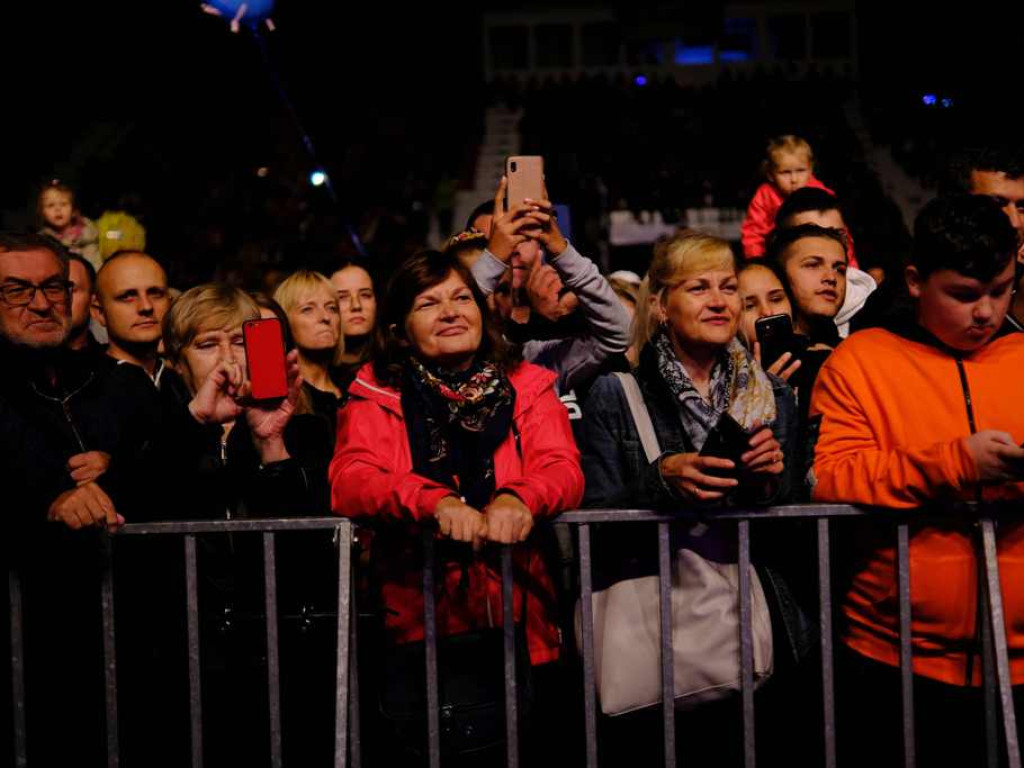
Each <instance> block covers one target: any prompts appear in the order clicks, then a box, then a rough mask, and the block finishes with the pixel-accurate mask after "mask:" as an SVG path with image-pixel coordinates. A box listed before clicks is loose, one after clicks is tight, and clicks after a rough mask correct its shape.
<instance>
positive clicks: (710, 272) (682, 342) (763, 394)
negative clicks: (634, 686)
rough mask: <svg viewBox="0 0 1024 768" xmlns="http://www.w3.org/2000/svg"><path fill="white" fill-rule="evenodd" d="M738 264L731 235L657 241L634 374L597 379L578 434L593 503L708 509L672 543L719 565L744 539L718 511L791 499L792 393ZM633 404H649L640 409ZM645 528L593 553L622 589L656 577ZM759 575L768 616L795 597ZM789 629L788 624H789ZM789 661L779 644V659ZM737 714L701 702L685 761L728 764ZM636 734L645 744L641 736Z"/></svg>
mask: <svg viewBox="0 0 1024 768" xmlns="http://www.w3.org/2000/svg"><path fill="white" fill-rule="evenodd" d="M736 267H737V265H736V257H735V256H734V255H733V252H732V250H731V249H730V247H729V245H728V244H727V243H726V242H724V241H722V240H719V239H717V238H714V237H710V236H708V235H704V234H700V233H697V232H691V231H684V232H681V233H679V234H677V235H675V236H674V237H672V238H670V239H668V240H666V241H664V242H662V243H660V244H659V245H658V246H657V248H656V249H655V253H654V258H653V260H652V262H651V266H650V269H649V270H648V273H647V277H646V278H645V279H644V281H643V283H642V285H641V290H640V295H639V297H638V299H637V313H636V317H635V320H634V344H635V346H636V348H637V350H638V352H639V365H638V366H637V368H636V369H635V371H634V372H633V374H632V376H633V377H634V379H635V382H634V381H629V379H628V378H625V379H624V378H623V377H622V375H621V374H609V375H606V376H602V377H600V378H599V379H597V380H596V381H595V383H594V385H593V386H592V387H591V390H590V392H589V394H588V396H587V398H586V400H585V401H584V403H583V413H584V417H583V419H582V422H581V423H582V434H581V442H580V447H581V450H582V463H583V471H584V475H585V477H586V491H585V496H584V506H590V507H612V508H615V507H621V508H634V509H635V508H651V507H654V508H663V509H664V508H668V509H680V508H687V507H689V508H691V509H692V508H693V507H700V508H703V509H704V510H706V514H705V517H704V519H705V520H707V525H706V526H700V529H701V530H700V532H697V531H698V529H697V528H694V527H693V526H692V523H688V522H685V521H681V522H680V524H679V526H677V528H676V529H674V530H673V541H674V542H676V546H680V545H683V548H684V549H686V548H688V547H689V548H692V549H694V550H699V551H702V552H709V551H713V552H717V553H719V554H720V555H722V554H724V557H725V559H724V560H721V562H732V563H735V559H734V558H735V555H734V554H733V555H732V558H733V559H732V560H730V559H729V554H728V553H730V552H732V550H733V548H734V546H735V531H734V530H733V529H731V528H729V527H727V526H722V525H717V524H715V523H714V521H713V510H715V509H718V508H721V507H723V506H730V505H745V504H769V503H774V502H777V501H780V500H782V499H784V498H786V495H787V493H788V486H789V483H788V472H787V466H788V464H789V456H790V453H791V452H792V445H793V443H794V442H795V439H796V434H795V432H796V407H795V401H794V398H793V393H792V391H791V390H790V389H789V387H788V386H787V385H786V384H785V383H784V382H782V381H781V380H780V379H777V378H775V377H773V376H769V375H768V374H766V373H765V372H764V371H763V370H762V369H761V367H760V366H759V365H758V364H757V362H756V361H755V360H754V358H753V356H752V355H751V353H750V352H749V351H748V350H747V349H746V347H744V346H743V344H741V343H740V341H739V340H738V339H737V338H736V333H737V329H738V326H739V323H740V318H741V314H742V304H741V299H740V294H739V285H738V278H737V274H736ZM634 383H635V384H637V385H638V393H639V396H640V398H642V401H643V402H642V406H645V407H646V410H647V412H648V413H649V415H650V423H651V424H652V426H653V428H654V434H655V437H656V439H657V447H656V449H654V447H653V446H650V447H651V448H652V450H651V451H650V453H651V455H652V456H653V458H652V459H649V458H648V451H647V450H646V449H648V447H649V446H648V444H649V443H650V442H652V441H647V443H648V444H645V442H644V440H643V439H642V433H641V431H640V429H638V427H637V423H636V422H635V421H634V417H633V413H634V410H633V408H631V405H630V403H631V400H630V399H627V386H628V387H630V389H632V385H633V384H634ZM632 402H633V406H634V407H635V408H636V410H637V412H641V410H642V406H640V404H638V403H637V402H636V400H633V401H632ZM729 421H732V422H734V424H732V427H733V429H734V430H742V432H743V433H745V445H743V444H741V443H739V441H738V440H737V444H736V445H735V446H733V445H732V442H733V441H731V440H730V441H728V443H727V445H729V446H730V449H729V450H724V451H723V450H716V448H715V447H714V446H715V442H716V441H713V440H712V436H713V435H715V434H716V433H717V431H718V430H719V429H720V428H721V427H720V424H722V423H723V422H729ZM723 434H725V433H723ZM721 445H722V444H721V443H719V444H718V447H721ZM705 448H708V449H709V450H707V451H705V450H704V449H705ZM655 453H657V455H654V454H655ZM649 533H650V532H649V531H646V530H642V531H637V530H636V529H635V528H634V530H633V531H630V530H629V529H628V528H626V529H623V528H622V527H620V526H617V527H615V529H614V530H613V531H611V532H606V531H599V532H598V534H597V536H596V538H595V541H594V545H595V552H597V554H598V556H599V557H600V560H601V561H602V571H606V570H607V571H608V572H607V573H603V574H602V576H601V578H602V580H604V581H606V582H609V581H610V582H612V583H614V582H615V581H619V580H621V579H622V578H624V577H626V576H624V575H625V574H632V575H631V576H628V578H635V577H636V576H649V575H655V574H657V572H658V570H657V557H656V554H657V553H656V550H655V551H654V552H653V553H652V539H651V536H650V535H649ZM645 534H646V535H645ZM698 539H699V542H698ZM651 555H654V556H651ZM759 571H760V568H759ZM606 577H608V578H606ZM761 582H762V583H763V584H765V585H767V586H766V587H765V589H766V590H767V591H770V592H772V593H773V594H774V596H775V600H774V601H768V605H769V610H771V607H772V606H774V605H785V606H787V607H789V606H791V605H794V604H795V603H794V601H793V599H792V597H791V593H790V592H789V589H788V587H786V585H785V583H784V582H782V581H781V579H775V578H762V579H761ZM795 613H796V612H795V611H780V612H779V613H778V614H776V615H772V617H771V618H772V622H771V624H772V630H773V632H772V634H773V635H774V636H776V637H779V640H778V642H777V643H775V648H776V649H778V648H779V647H780V646H783V647H784V646H786V645H787V644H790V643H789V639H790V638H801V639H802V636H801V634H800V627H801V625H800V623H799V622H795V621H791V619H792V618H793V616H794V615H795ZM776 619H778V620H777V621H776ZM783 626H785V627H786V628H787V629H788V630H789V631H787V632H779V631H778V630H779V629H780V628H781V627H783ZM790 645H791V647H792V650H791V653H790V654H788V656H789V657H790V658H793V657H794V656H795V655H796V654H797V652H798V650H799V649H801V648H802V647H803V646H802V645H801V644H800V642H798V640H793V641H792V643H791V644H790ZM785 655H787V654H781V653H779V651H778V650H776V651H775V657H776V659H779V657H782V656H785ZM676 663H677V664H679V663H680V662H679V661H677V662H676ZM677 674H678V673H677ZM643 717H644V716H643V715H642V714H638V715H637V716H636V717H635V718H632V716H631V718H632V719H630V720H629V722H628V723H627V722H626V721H625V720H622V719H617V720H616V723H617V724H618V723H619V722H622V723H623V725H622V727H629V725H630V723H631V724H632V727H636V728H642V727H645V725H644V721H643ZM651 717H652V718H653V717H654V715H652V716H651ZM734 719H735V718H733V717H732V712H731V711H729V712H728V713H726V712H724V711H723V710H722V708H721V707H720V706H718V705H702V706H701V707H698V708H697V709H695V710H693V712H692V713H688V714H687V716H686V717H680V718H678V720H677V725H678V726H679V728H680V731H681V734H680V735H678V736H677V743H679V744H686V745H687V751H686V760H687V762H690V763H692V764H694V765H712V764H715V765H717V764H724V763H727V762H731V760H730V758H731V755H729V756H727V755H726V754H725V753H723V751H722V745H723V744H733V743H738V742H739V739H738V737H737V735H736V734H735V732H734V731H730V729H734V725H735V724H734V722H733V721H734ZM708 734H714V736H713V737H709V736H708ZM633 735H634V736H635V733H634V734H633ZM626 741H627V742H628V743H629V744H631V745H632V746H635V744H636V743H637V742H638V739H637V738H631V739H627V740H626ZM704 745H707V746H706V749H707V750H708V754H705V753H704V751H703V750H704ZM632 746H631V748H632ZM654 749H657V747H654ZM644 757H650V758H652V759H653V756H652V755H642V756H637V755H636V754H635V753H629V754H624V755H614V756H611V758H610V759H609V760H608V762H609V763H610V764H618V763H620V762H625V761H626V760H627V759H629V760H630V761H631V762H634V763H642V764H647V763H646V762H644V760H643V759H642V758H644ZM658 760H659V761H660V758H658Z"/></svg>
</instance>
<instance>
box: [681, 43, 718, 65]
mask: <svg viewBox="0 0 1024 768" xmlns="http://www.w3.org/2000/svg"><path fill="white" fill-rule="evenodd" d="M674 61H675V63H676V64H682V65H683V66H693V65H698V64H714V63H715V48H714V46H712V45H683V44H682V43H677V44H676V55H675V58H674Z"/></svg>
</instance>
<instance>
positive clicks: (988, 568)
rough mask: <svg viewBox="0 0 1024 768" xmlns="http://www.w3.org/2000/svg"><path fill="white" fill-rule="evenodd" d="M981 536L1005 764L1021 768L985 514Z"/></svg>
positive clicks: (991, 528) (990, 526) (990, 527)
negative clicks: (1004, 747)
mask: <svg viewBox="0 0 1024 768" xmlns="http://www.w3.org/2000/svg"><path fill="white" fill-rule="evenodd" d="M981 536H982V544H983V547H984V552H983V554H984V558H985V575H986V579H985V588H986V589H985V591H986V592H987V593H988V606H989V620H990V621H991V627H992V639H993V645H994V647H995V657H996V672H997V675H998V679H999V700H1000V705H1001V706H1002V710H1003V735H1004V736H1005V737H1006V757H1007V764H1008V765H1009V768H1020V765H1021V761H1020V744H1019V742H1018V740H1017V718H1016V715H1015V713H1014V709H1013V688H1012V687H1011V680H1010V661H1009V655H1008V650H1007V644H1006V624H1005V614H1004V613H1003V594H1002V587H1001V585H1000V583H999V558H998V553H997V549H996V529H995V524H994V523H993V522H992V521H991V520H989V519H987V518H982V520H981Z"/></svg>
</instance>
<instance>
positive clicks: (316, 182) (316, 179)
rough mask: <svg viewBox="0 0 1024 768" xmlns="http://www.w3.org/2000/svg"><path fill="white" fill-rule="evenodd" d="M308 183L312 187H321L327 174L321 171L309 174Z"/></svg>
mask: <svg viewBox="0 0 1024 768" xmlns="http://www.w3.org/2000/svg"><path fill="white" fill-rule="evenodd" d="M309 183H310V184H312V185H313V186H314V187H322V186H323V185H324V184H325V183H327V174H326V173H324V172H323V171H313V172H312V173H311V174H309Z"/></svg>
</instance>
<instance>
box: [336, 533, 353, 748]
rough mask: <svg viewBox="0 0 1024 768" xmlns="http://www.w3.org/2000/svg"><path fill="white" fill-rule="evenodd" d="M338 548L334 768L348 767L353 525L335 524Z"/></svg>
mask: <svg viewBox="0 0 1024 768" xmlns="http://www.w3.org/2000/svg"><path fill="white" fill-rule="evenodd" d="M334 527H335V530H336V533H335V537H336V541H337V544H338V639H337V643H338V648H337V653H338V656H337V660H336V667H335V675H336V677H335V680H336V683H335V689H334V696H335V698H334V768H345V766H346V765H347V764H348V725H349V723H348V707H349V679H348V669H349V663H350V659H349V644H348V643H349V635H350V633H351V626H352V624H351V623H352V611H351V601H350V598H351V595H350V594H349V590H348V587H349V585H350V584H351V580H352V525H351V524H350V523H347V522H346V523H342V524H339V521H337V520H336V521H335V526H334Z"/></svg>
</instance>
